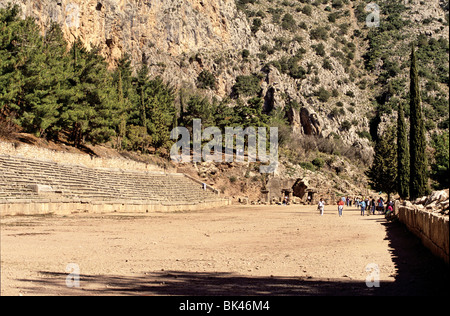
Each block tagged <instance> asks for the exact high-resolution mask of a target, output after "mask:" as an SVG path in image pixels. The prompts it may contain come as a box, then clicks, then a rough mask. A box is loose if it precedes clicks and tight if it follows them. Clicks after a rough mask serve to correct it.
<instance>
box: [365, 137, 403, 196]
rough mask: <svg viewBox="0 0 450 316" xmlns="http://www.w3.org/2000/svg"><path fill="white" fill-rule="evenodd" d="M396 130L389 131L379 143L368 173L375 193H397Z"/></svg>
mask: <svg viewBox="0 0 450 316" xmlns="http://www.w3.org/2000/svg"><path fill="white" fill-rule="evenodd" d="M394 144H395V130H394V129H389V130H387V131H386V132H385V133H384V134H383V135H382V136H381V137H380V138H379V139H378V141H377V143H376V146H375V155H374V158H373V164H372V166H371V167H370V168H369V169H368V170H367V171H366V175H367V177H368V178H369V185H370V186H371V188H372V189H373V190H375V191H382V192H385V193H387V194H388V199H390V195H391V194H392V193H395V192H396V191H397V150H396V148H395V145H394Z"/></svg>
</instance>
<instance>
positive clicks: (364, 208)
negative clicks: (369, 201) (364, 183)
mask: <svg viewBox="0 0 450 316" xmlns="http://www.w3.org/2000/svg"><path fill="white" fill-rule="evenodd" d="M359 206H360V207H361V215H362V216H364V212H365V210H366V202H364V200H362V201H361V203H360V204H359Z"/></svg>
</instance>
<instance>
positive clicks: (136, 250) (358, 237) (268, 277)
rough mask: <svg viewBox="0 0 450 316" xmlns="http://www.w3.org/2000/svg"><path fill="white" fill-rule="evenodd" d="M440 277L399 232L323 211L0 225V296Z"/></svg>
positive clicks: (411, 287)
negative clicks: (73, 268) (375, 276)
mask: <svg viewBox="0 0 450 316" xmlns="http://www.w3.org/2000/svg"><path fill="white" fill-rule="evenodd" d="M70 264H74V265H72V266H74V267H76V268H78V269H79V271H76V270H70V269H69V267H68V265H70ZM369 264H372V265H373V264H376V265H377V267H378V275H379V278H380V286H379V287H371V288H369V287H367V286H366V278H367V276H368V275H369V274H373V275H376V274H377V271H376V270H371V271H369V272H368V271H366V267H367V265H369ZM66 269H68V270H66ZM448 271H449V269H448V266H446V265H444V264H443V263H442V262H441V261H440V260H438V259H436V258H435V257H433V256H432V255H431V254H430V253H429V252H428V251H427V250H426V249H425V248H423V247H422V246H421V244H420V242H419V241H418V240H417V239H416V238H415V237H414V236H412V235H411V234H410V233H409V232H407V231H406V230H405V228H404V227H403V226H402V225H401V224H399V223H387V222H386V221H385V219H384V217H383V216H381V215H374V216H365V217H361V216H360V213H359V211H358V210H356V209H351V208H347V209H345V210H344V216H343V217H338V215H337V207H335V206H327V207H326V209H325V215H324V216H320V215H319V214H318V213H317V211H316V209H315V207H312V206H230V207H227V208H221V209H214V210H206V211H198V212H176V213H153V214H146V215H141V216H137V215H131V214H96V215H93V214H76V215H71V216H31V217H30V216H28V217H3V218H2V219H1V294H2V295H24V296H25V295H419V294H420V295H422V294H425V295H448V294H449V286H448V284H449V282H448V281H449V273H448ZM71 272H72V273H75V274H72V275H70V273H71ZM77 272H79V287H76V286H75V287H68V286H67V285H74V283H73V281H74V280H77V278H76V273H77ZM74 276H75V277H74ZM72 277H74V278H72ZM75 285H77V284H76V283H75Z"/></svg>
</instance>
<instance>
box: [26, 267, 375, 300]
mask: <svg viewBox="0 0 450 316" xmlns="http://www.w3.org/2000/svg"><path fill="white" fill-rule="evenodd" d="M40 274H41V275H42V276H43V278H41V279H39V280H22V281H25V282H29V281H32V284H33V286H32V287H29V288H28V289H26V290H27V293H29V294H39V292H41V291H42V293H43V294H45V293H49V294H51V295H53V294H60V295H164V296H171V295H182V296H268V295H270V296H346V295H369V296H370V295H377V294H379V293H380V292H379V288H368V287H367V286H366V284H365V282H361V281H351V280H348V279H329V280H323V279H315V278H307V277H305V278H299V277H272V276H271V277H251V276H243V275H237V274H234V273H224V272H187V271H161V272H152V273H146V274H145V275H141V276H132V277H130V276H114V275H81V276H80V288H78V289H77V288H67V287H66V286H65V278H66V277H67V274H66V273H55V272H45V271H41V272H40Z"/></svg>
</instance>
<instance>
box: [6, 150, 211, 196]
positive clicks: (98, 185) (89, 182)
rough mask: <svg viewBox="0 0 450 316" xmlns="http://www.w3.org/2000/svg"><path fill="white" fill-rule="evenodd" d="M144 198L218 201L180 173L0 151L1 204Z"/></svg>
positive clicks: (199, 184) (197, 182)
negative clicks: (62, 161) (88, 164)
mask: <svg viewBox="0 0 450 316" xmlns="http://www.w3.org/2000/svg"><path fill="white" fill-rule="evenodd" d="M43 199H47V200H48V199H51V200H52V201H60V200H64V201H68V200H74V201H75V200H83V201H96V202H98V201H105V202H107V201H119V200H120V201H141V202H142V201H145V202H148V203H150V204H155V203H165V202H171V203H187V204H192V203H205V202H208V201H211V202H213V201H218V200H220V198H219V196H218V194H216V192H213V189H212V188H210V187H208V189H207V190H203V187H202V184H201V182H199V181H196V180H194V179H191V178H189V177H187V176H185V175H184V174H166V173H162V172H160V173H158V172H153V173H151V172H140V171H122V170H113V169H93V168H86V167H83V166H78V165H73V166H72V165H62V164H57V163H54V162H47V161H40V160H33V159H28V158H21V157H16V156H6V155H0V202H1V201H2V202H3V203H5V202H7V201H11V202H14V201H19V200H28V201H30V200H31V201H36V202H38V201H39V200H43Z"/></svg>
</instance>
